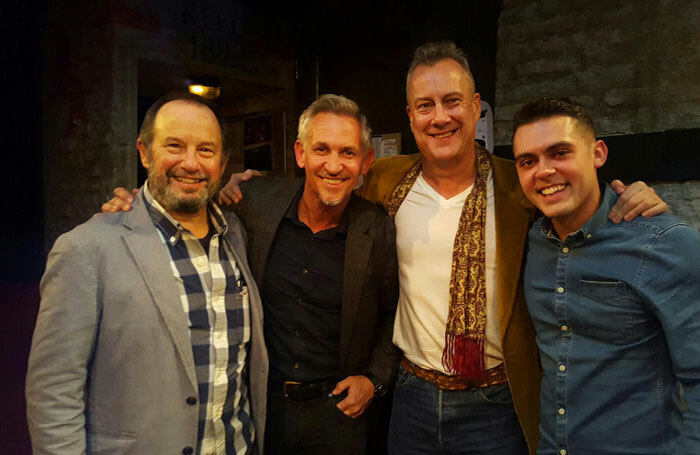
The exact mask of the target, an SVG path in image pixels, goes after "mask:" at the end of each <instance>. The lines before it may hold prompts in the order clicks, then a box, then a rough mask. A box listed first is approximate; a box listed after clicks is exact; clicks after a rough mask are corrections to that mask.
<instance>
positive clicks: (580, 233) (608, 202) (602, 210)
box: [539, 183, 617, 241]
mask: <svg viewBox="0 0 700 455" xmlns="http://www.w3.org/2000/svg"><path fill="white" fill-rule="evenodd" d="M616 201H617V194H615V192H614V191H613V190H612V188H610V185H608V184H607V183H601V184H600V204H599V205H598V210H596V212H595V213H594V214H593V216H592V217H590V218H589V220H588V221H586V224H584V225H583V226H581V227H580V228H579V229H578V230H576V231H575V232H572V233H571V234H569V235H568V237H567V240H571V241H577V240H587V239H590V238H591V237H593V236H594V235H596V234H597V233H598V231H600V230H601V229H602V228H603V226H605V225H606V224H607V222H608V213H609V212H610V209H611V208H612V206H613V205H615V202H616ZM539 228H540V234H542V235H543V236H545V237H547V238H550V239H556V240H557V241H560V239H559V236H558V235H557V234H556V232H555V231H554V227H553V226H552V221H551V220H550V219H549V218H547V217H542V218H541V219H540V226H539Z"/></svg>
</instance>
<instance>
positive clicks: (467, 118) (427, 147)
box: [406, 59, 481, 165]
mask: <svg viewBox="0 0 700 455" xmlns="http://www.w3.org/2000/svg"><path fill="white" fill-rule="evenodd" d="M407 94H408V106H406V112H407V113H408V118H409V120H410V122H411V131H412V132H413V137H414V138H415V140H416V145H418V149H419V150H420V152H421V155H422V156H423V159H425V160H427V161H428V162H429V163H435V164H437V165H440V164H443V165H444V164H449V163H454V162H459V161H461V160H462V159H463V158H464V156H466V155H467V154H468V153H473V147H474V138H475V136H476V122H477V120H479V117H480V116H481V99H480V97H479V94H478V93H474V85H473V82H472V81H471V79H470V78H469V76H468V75H467V73H466V72H465V71H464V69H463V68H462V67H461V66H460V65H459V64H458V63H457V62H455V61H454V60H452V59H444V60H440V61H438V62H437V63H436V64H435V65H432V66H430V65H419V66H418V67H416V69H415V70H414V71H413V73H412V74H411V76H410V78H409V79H408V90H407Z"/></svg>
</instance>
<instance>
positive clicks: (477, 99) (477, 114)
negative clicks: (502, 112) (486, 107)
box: [471, 92, 481, 123]
mask: <svg viewBox="0 0 700 455" xmlns="http://www.w3.org/2000/svg"><path fill="white" fill-rule="evenodd" d="M471 102H472V103H473V105H474V122H475V123H476V122H477V121H478V120H479V119H480V118H481V95H479V92H474V96H473V97H472V100H471Z"/></svg>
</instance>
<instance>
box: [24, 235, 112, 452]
mask: <svg viewBox="0 0 700 455" xmlns="http://www.w3.org/2000/svg"><path fill="white" fill-rule="evenodd" d="M93 262H94V261H93V258H92V257H91V256H90V252H89V251H88V249H87V248H85V246H84V245H81V240H80V231H79V230H75V231H72V232H70V233H68V234H64V235H63V236H61V237H60V238H59V239H58V240H57V241H56V244H55V245H54V247H53V249H52V250H51V252H50V253H49V257H48V264H47V268H46V273H45V274H44V276H43V278H42V280H41V306H40V309H39V315H38V318H37V324H36V328H35V331H34V337H33V340H32V348H31V353H30V355H29V368H28V373H27V385H26V398H27V420H28V423H29V432H30V435H31V438H32V446H33V450H34V454H35V455H40V454H46V455H63V454H65V455H68V454H70V455H80V454H84V453H86V447H85V446H86V433H85V431H86V430H85V386H86V378H87V365H88V363H89V359H90V357H91V353H92V351H93V347H94V344H95V337H96V333H97V328H98V320H99V312H100V311H99V308H98V289H97V288H98V285H97V280H96V270H97V268H96V266H95V264H94V263H93Z"/></svg>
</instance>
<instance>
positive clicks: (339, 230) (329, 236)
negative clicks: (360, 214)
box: [284, 185, 355, 240]
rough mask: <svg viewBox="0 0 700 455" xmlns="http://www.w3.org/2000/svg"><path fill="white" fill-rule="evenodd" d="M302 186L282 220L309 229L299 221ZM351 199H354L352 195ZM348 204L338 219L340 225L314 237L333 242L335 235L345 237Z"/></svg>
mask: <svg viewBox="0 0 700 455" xmlns="http://www.w3.org/2000/svg"><path fill="white" fill-rule="evenodd" d="M304 186H305V185H301V188H299V191H297V194H296V196H294V199H293V200H292V203H291V204H290V205H289V208H287V211H286V212H285V214H284V218H286V219H288V220H289V221H291V222H292V223H294V224H295V225H297V226H302V227H305V228H306V229H308V228H309V227H308V226H307V225H306V224H304V223H303V222H302V221H301V220H300V219H299V201H300V200H301V196H302V195H303V194H304ZM350 197H351V198H353V197H355V196H354V193H353V195H352V196H350ZM349 205H350V204H349V203H348V205H346V206H345V210H343V216H342V217H341V218H340V223H338V225H337V226H336V227H333V228H330V229H326V230H324V231H320V232H317V233H316V234H314V235H315V236H316V237H318V238H321V239H324V240H333V238H335V236H336V234H342V235H345V234H347V232H348V206H349Z"/></svg>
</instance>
